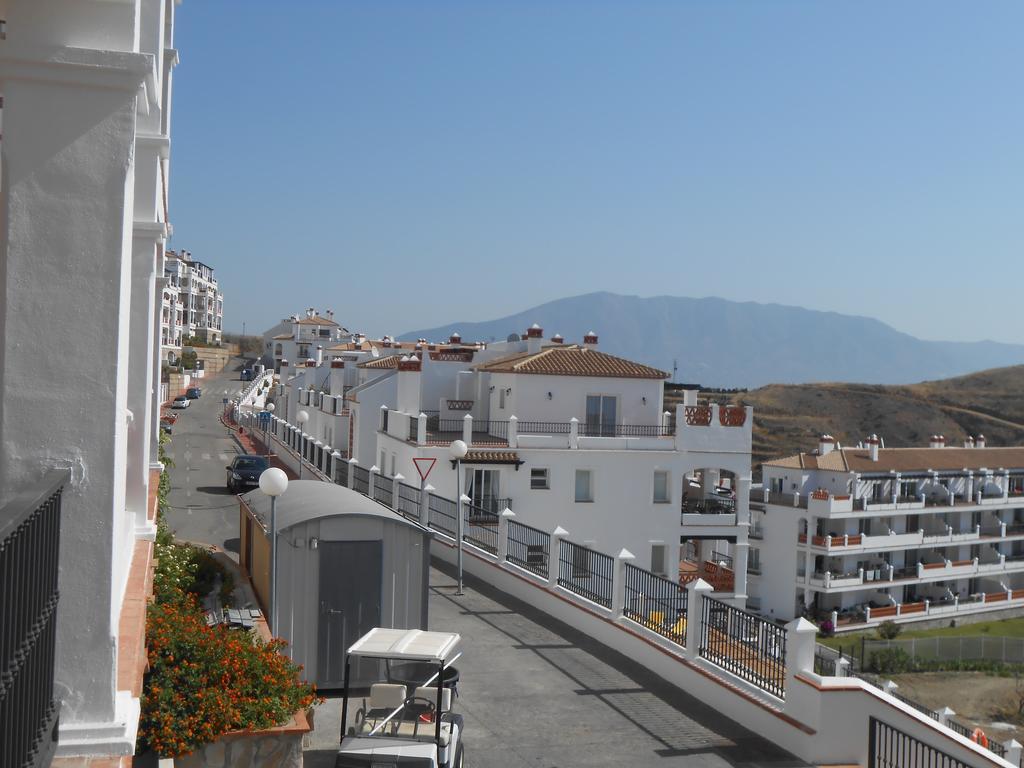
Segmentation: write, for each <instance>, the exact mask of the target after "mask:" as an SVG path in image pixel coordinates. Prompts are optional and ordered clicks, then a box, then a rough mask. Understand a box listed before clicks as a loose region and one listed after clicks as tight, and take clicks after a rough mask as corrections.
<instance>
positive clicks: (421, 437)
mask: <svg viewBox="0 0 1024 768" xmlns="http://www.w3.org/2000/svg"><path fill="white" fill-rule="evenodd" d="M426 444H427V414H425V413H421V414H420V415H419V416H417V417H416V445H426Z"/></svg>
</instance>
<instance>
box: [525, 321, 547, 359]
mask: <svg viewBox="0 0 1024 768" xmlns="http://www.w3.org/2000/svg"><path fill="white" fill-rule="evenodd" d="M543 343H544V329H543V328H541V327H540V326H539V325H537V323H534V324H533V325H531V326H530V327H529V328H527V329H526V351H527V352H529V353H530V354H534V353H536V352H540V347H541V344H543Z"/></svg>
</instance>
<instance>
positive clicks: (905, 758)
mask: <svg viewBox="0 0 1024 768" xmlns="http://www.w3.org/2000/svg"><path fill="white" fill-rule="evenodd" d="M896 766H899V768H971V766H970V765H969V764H968V763H965V762H964V761H962V760H958V759H957V758H955V757H953V756H952V755H948V754H946V753H945V752H943V751H941V750H939V749H936V748H935V747H933V746H931V745H930V744H927V743H926V742H923V741H921V740H920V739H918V738H915V737H914V736H911V735H910V734H909V733H904V732H903V731H901V730H900V729H899V728H896V727H895V726H892V725H889V724H888V723H886V722H884V721H882V720H879V719H878V718H877V717H871V718H869V722H868V768H896Z"/></svg>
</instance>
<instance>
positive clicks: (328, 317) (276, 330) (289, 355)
mask: <svg viewBox="0 0 1024 768" xmlns="http://www.w3.org/2000/svg"><path fill="white" fill-rule="evenodd" d="M347 337H348V331H347V330H345V329H344V328H342V327H341V326H340V325H339V324H338V323H337V322H335V320H334V312H333V310H330V309H328V310H324V313H323V314H320V313H319V312H317V311H316V310H315V309H313V308H312V307H310V308H308V309H306V310H305V311H304V312H303V313H302V314H296V315H292V316H291V317H286V318H284V319H283V320H281V322H280V323H278V324H277V325H275V326H274V327H273V328H271V329H269V330H268V331H266V332H265V333H264V334H263V357H262V359H261V361H262V362H263V364H264V365H266V366H267V367H268V368H270V367H273V369H274V370H275V371H276V370H278V369H279V368H280V367H281V361H282V360H283V361H286V362H287V361H291V362H297V363H300V364H302V363H305V361H306V360H310V359H319V360H323V358H324V350H325V349H327V348H329V347H333V346H335V345H337V344H341V343H342V342H343V341H346V340H347Z"/></svg>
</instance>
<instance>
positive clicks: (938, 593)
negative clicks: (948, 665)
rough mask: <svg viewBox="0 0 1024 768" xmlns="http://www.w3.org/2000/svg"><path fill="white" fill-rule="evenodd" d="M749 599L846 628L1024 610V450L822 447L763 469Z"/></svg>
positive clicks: (976, 444)
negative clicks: (1020, 607)
mask: <svg viewBox="0 0 1024 768" xmlns="http://www.w3.org/2000/svg"><path fill="white" fill-rule="evenodd" d="M763 476H764V488H763V490H758V491H755V492H754V493H753V494H752V502H751V508H752V510H753V512H752V515H753V519H752V526H753V528H752V541H751V545H752V550H751V559H750V562H751V565H752V568H753V569H754V570H755V571H757V573H756V574H755V575H752V576H751V578H750V581H749V585H750V598H751V601H752V604H753V605H754V606H756V607H757V608H758V609H759V610H760V611H761V612H763V613H764V614H766V615H768V616H771V617H773V618H777V619H783V620H786V619H790V618H793V617H795V616H798V615H800V614H801V612H802V611H804V610H805V609H806V610H808V611H810V612H811V613H812V614H814V615H816V616H817V617H818V618H819V619H821V620H824V619H829V618H831V619H833V620H834V621H835V622H836V623H837V625H838V627H837V628H838V629H839V630H840V631H843V630H847V629H856V628H862V627H863V626H864V625H865V624H869V625H870V624H877V623H880V622H881V621H884V620H889V619H892V620H896V621H901V622H902V621H920V620H926V619H937V618H944V617H953V618H955V617H956V616H958V615H966V614H970V613H979V612H988V611H995V610H1003V609H1006V608H1009V607H1012V606H1024V495H1022V494H1024V448H1019V447H1018V448H992V447H988V446H986V444H985V439H984V437H978V438H977V439H973V438H972V439H969V440H968V441H966V442H965V444H964V445H963V446H962V447H961V446H958V447H950V446H947V445H946V444H945V439H944V438H943V437H941V436H933V437H932V438H931V440H930V442H929V445H928V447H925V448H885V447H883V446H882V441H881V440H880V439H879V438H878V437H876V436H874V435H873V436H871V437H869V438H868V439H867V440H866V441H865V443H864V444H862V445H859V446H857V447H855V448H844V447H842V446H838V445H837V444H836V442H835V440H834V439H833V438H832V437H830V436H828V435H825V436H823V437H822V438H821V440H820V443H819V445H818V449H817V450H816V451H814V452H812V453H800V454H797V455H796V456H790V457H788V458H784V459H777V460H774V461H769V462H766V463H765V464H764V465H763Z"/></svg>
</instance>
